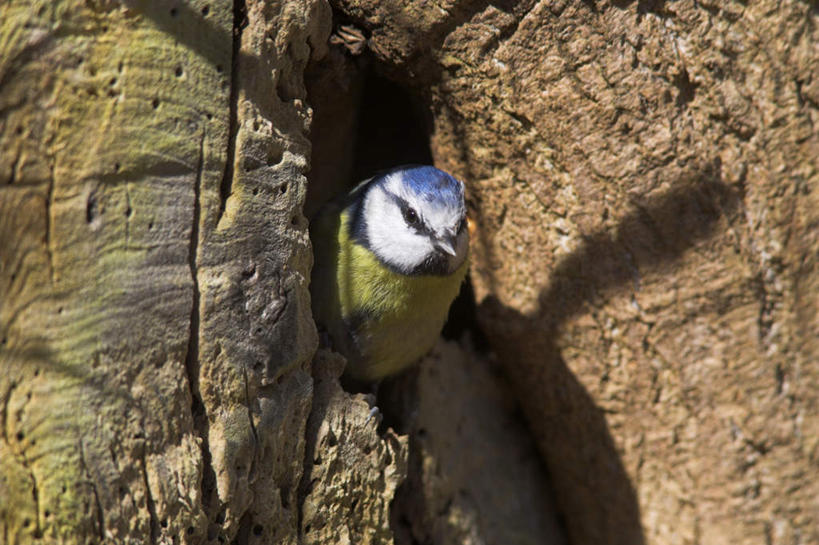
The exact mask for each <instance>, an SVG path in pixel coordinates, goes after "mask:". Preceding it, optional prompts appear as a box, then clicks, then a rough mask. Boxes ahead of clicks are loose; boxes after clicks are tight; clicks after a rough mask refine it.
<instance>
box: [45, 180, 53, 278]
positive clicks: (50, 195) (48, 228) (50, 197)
mask: <svg viewBox="0 0 819 545" xmlns="http://www.w3.org/2000/svg"><path fill="white" fill-rule="evenodd" d="M49 170H50V176H49V177H48V195H46V200H45V248H46V257H47V258H48V277H49V279H51V283H52V284H53V283H54V254H53V252H52V249H51V244H52V242H53V237H52V233H51V231H52V230H53V229H54V225H53V224H54V222H53V221H51V205H52V204H54V185H55V181H54V165H53V164H52V165H50V168H49Z"/></svg>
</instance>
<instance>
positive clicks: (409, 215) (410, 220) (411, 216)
mask: <svg viewBox="0 0 819 545" xmlns="http://www.w3.org/2000/svg"><path fill="white" fill-rule="evenodd" d="M401 212H403V214H404V221H406V222H407V225H415V224H417V223H418V214H417V213H416V212H415V210H413V209H412V208H410V207H409V206H408V207H406V208H404V209H403V210H402V211H401Z"/></svg>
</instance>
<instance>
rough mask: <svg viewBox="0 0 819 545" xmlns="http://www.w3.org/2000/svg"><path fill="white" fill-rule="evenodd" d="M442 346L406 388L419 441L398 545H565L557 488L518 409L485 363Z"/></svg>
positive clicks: (399, 504)
mask: <svg viewBox="0 0 819 545" xmlns="http://www.w3.org/2000/svg"><path fill="white" fill-rule="evenodd" d="M469 344H470V343H469V342H465V343H463V345H464V346H459V345H458V344H456V343H454V342H451V341H450V342H443V341H441V342H439V343H438V345H437V346H436V347H435V348H434V349H433V351H432V353H431V354H430V355H429V357H427V358H425V359H424V360H422V361H421V363H420V364H419V366H418V367H417V371H415V372H412V373H410V374H409V375H410V376H409V377H407V378H404V379H402V380H401V382H400V383H399V384H398V386H397V388H399V392H401V393H400V394H398V395H396V393H395V392H390V393H391V394H392V396H390V397H391V398H392V399H393V400H398V402H399V403H400V400H405V403H404V404H403V410H404V411H405V414H404V415H403V416H404V418H403V420H404V421H405V422H406V423H407V426H408V430H407V431H408V434H409V437H410V456H409V464H410V469H409V471H408V476H407V482H406V484H405V485H404V486H403V487H402V488H401V490H400V491H399V493H398V495H397V496H396V501H395V506H394V508H393V512H392V515H391V516H392V517H393V520H394V523H393V528H394V530H395V534H396V536H395V537H396V543H398V544H400V545H404V544H406V545H409V544H412V543H435V544H442V545H443V544H453V545H455V544H459V545H479V544H483V543H488V544H490V543H491V544H504V543H515V544H520V545H524V544H532V545H535V544H537V545H563V544H564V543H566V540H565V536H564V531H563V528H562V527H561V526H560V523H559V522H558V518H557V515H556V510H555V506H554V502H553V500H552V493H551V486H550V483H549V480H548V478H547V476H546V475H545V474H544V472H543V466H542V463H541V461H540V458H539V456H538V452H537V449H536V448H535V445H534V443H533V441H532V439H531V436H530V435H529V432H528V430H527V429H526V428H525V426H524V424H523V422H522V421H521V419H520V415H519V412H518V410H517V404H516V403H515V400H514V397H512V396H511V394H510V392H509V391H508V389H507V388H505V387H504V381H503V380H500V379H499V377H498V370H497V369H496V368H495V367H494V366H493V365H491V364H490V361H489V360H487V358H486V357H483V356H481V355H480V354H479V353H478V352H476V351H475V350H474V349H471V348H469Z"/></svg>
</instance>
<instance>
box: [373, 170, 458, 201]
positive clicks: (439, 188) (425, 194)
mask: <svg viewBox="0 0 819 545" xmlns="http://www.w3.org/2000/svg"><path fill="white" fill-rule="evenodd" d="M392 173H400V174H401V177H402V180H403V182H404V183H405V184H406V185H408V186H409V187H411V188H412V190H413V191H414V192H415V193H416V194H418V195H419V196H420V197H421V198H423V199H424V200H425V201H427V202H433V201H438V202H443V203H444V204H446V205H447V206H451V207H453V208H455V207H458V206H461V203H462V202H463V194H464V193H463V185H462V184H461V182H459V181H458V180H457V179H455V178H454V177H452V176H451V175H449V174H447V173H446V172H444V171H443V170H439V169H437V168H435V167H432V166H428V165H404V166H400V167H397V168H394V169H392V170H390V172H389V174H392Z"/></svg>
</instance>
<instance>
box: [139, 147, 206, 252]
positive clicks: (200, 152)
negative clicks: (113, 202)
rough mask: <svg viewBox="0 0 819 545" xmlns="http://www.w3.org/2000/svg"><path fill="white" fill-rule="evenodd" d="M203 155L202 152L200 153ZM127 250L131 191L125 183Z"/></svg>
mask: <svg viewBox="0 0 819 545" xmlns="http://www.w3.org/2000/svg"><path fill="white" fill-rule="evenodd" d="M200 153H201V152H200ZM125 206H126V209H125V250H126V251H127V250H128V243H129V242H130V240H131V213H132V212H133V209H132V208H131V191H130V190H129V189H128V183H127V182H126V183H125Z"/></svg>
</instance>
